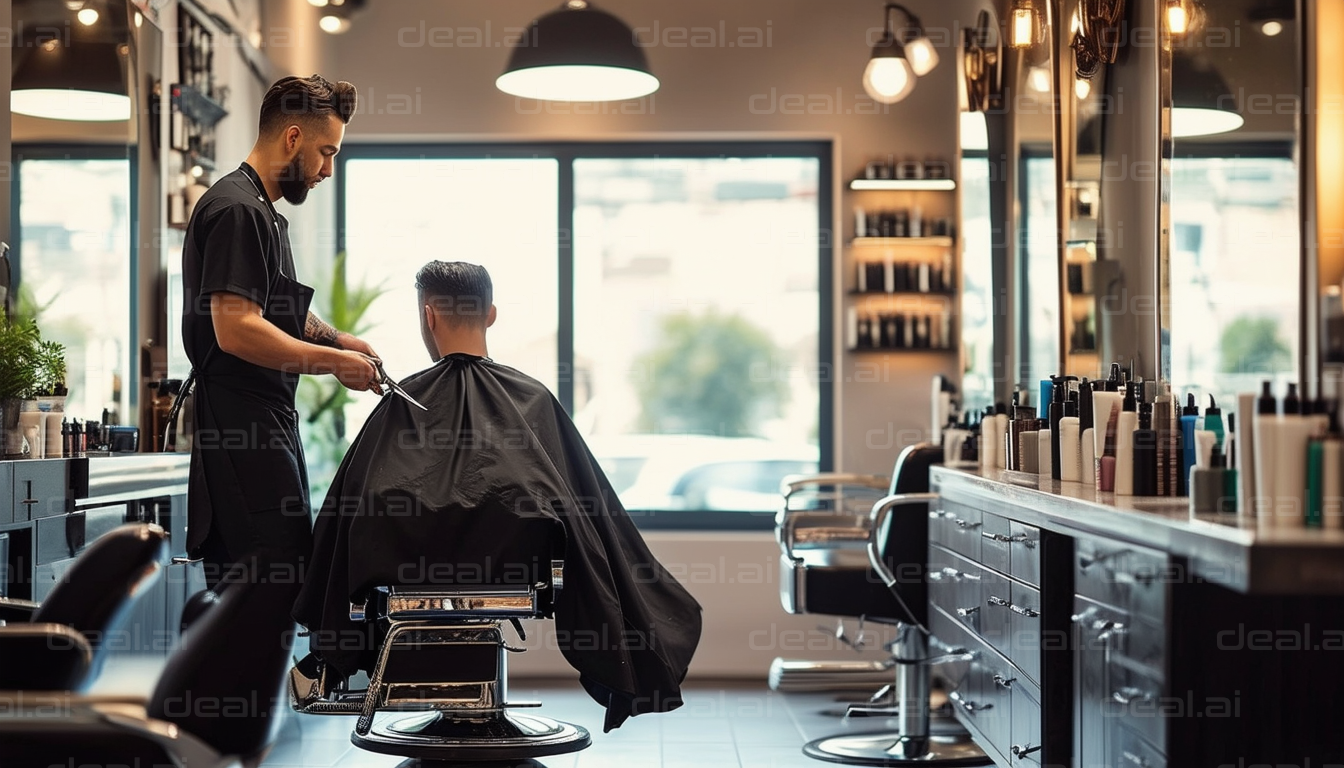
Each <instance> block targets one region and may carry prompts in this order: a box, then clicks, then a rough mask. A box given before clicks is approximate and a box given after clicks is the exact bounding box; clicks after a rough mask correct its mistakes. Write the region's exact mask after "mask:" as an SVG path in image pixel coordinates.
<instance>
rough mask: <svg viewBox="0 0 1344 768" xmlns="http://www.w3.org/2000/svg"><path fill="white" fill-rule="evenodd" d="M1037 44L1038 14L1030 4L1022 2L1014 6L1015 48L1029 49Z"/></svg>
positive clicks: (1013, 41) (1013, 35)
mask: <svg viewBox="0 0 1344 768" xmlns="http://www.w3.org/2000/svg"><path fill="white" fill-rule="evenodd" d="M1035 42H1036V13H1035V12H1034V11H1033V10H1032V8H1031V4H1030V3H1029V2H1020V3H1018V4H1017V5H1015V6H1013V34H1012V43H1013V47H1014V48H1029V47H1031V45H1032V44H1033V43H1035Z"/></svg>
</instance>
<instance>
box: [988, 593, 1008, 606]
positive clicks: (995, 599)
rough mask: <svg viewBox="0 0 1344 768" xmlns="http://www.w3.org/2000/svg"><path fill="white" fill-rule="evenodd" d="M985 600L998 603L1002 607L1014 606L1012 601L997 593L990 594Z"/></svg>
mask: <svg viewBox="0 0 1344 768" xmlns="http://www.w3.org/2000/svg"><path fill="white" fill-rule="evenodd" d="M985 602H987V603H989V604H990V605H997V606H999V607H1000V608H1011V607H1012V606H1013V604H1012V603H1010V602H1008V601H1007V600H1004V599H1003V598H1002V597H998V596H996V595H990V596H989V597H988V598H987V599H986V600H985Z"/></svg>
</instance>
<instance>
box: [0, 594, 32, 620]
mask: <svg viewBox="0 0 1344 768" xmlns="http://www.w3.org/2000/svg"><path fill="white" fill-rule="evenodd" d="M41 605H42V604H41V603H34V602H33V601H32V600H19V599H18V598H14V597H0V621H4V622H28V621H32V619H33V614H34V613H36V612H37V609H38V607H39V606H41Z"/></svg>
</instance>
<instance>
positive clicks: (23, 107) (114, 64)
mask: <svg viewBox="0 0 1344 768" xmlns="http://www.w3.org/2000/svg"><path fill="white" fill-rule="evenodd" d="M126 51H127V48H126V45H125V44H124V43H117V42H112V41H107V40H100V39H98V36H97V34H96V33H94V32H93V31H91V30H86V29H82V28H81V27H80V26H79V25H72V26H71V27H69V28H68V31H67V32H66V34H65V35H63V36H61V37H47V38H45V39H40V40H27V41H24V42H22V43H21V44H20V46H19V47H16V48H15V50H14V78H13V80H12V81H11V91H10V109H11V111H13V112H16V113H18V114H21V115H29V116H31V117H45V118H49V119H52V120H80V121H89V122H110V121H117V120H127V119H130V116H131V100H130V97H128V96H127V95H126V58H127V57H126Z"/></svg>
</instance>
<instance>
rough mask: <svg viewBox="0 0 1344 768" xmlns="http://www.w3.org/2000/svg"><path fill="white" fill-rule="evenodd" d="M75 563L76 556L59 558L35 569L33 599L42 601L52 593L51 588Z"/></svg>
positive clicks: (53, 587) (54, 586)
mask: <svg viewBox="0 0 1344 768" xmlns="http://www.w3.org/2000/svg"><path fill="white" fill-rule="evenodd" d="M74 564H75V558H73V557H71V558H68V559H66V560H57V561H56V562H54V563H46V564H45V565H39V566H37V567H36V568H34V569H33V599H34V600H36V601H37V602H39V603H40V602H42V601H43V600H45V599H47V595H50V594H51V590H53V589H55V588H56V585H57V584H59V583H60V581H61V580H62V579H64V578H65V572H66V571H68V570H70V566H72V565H74Z"/></svg>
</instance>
